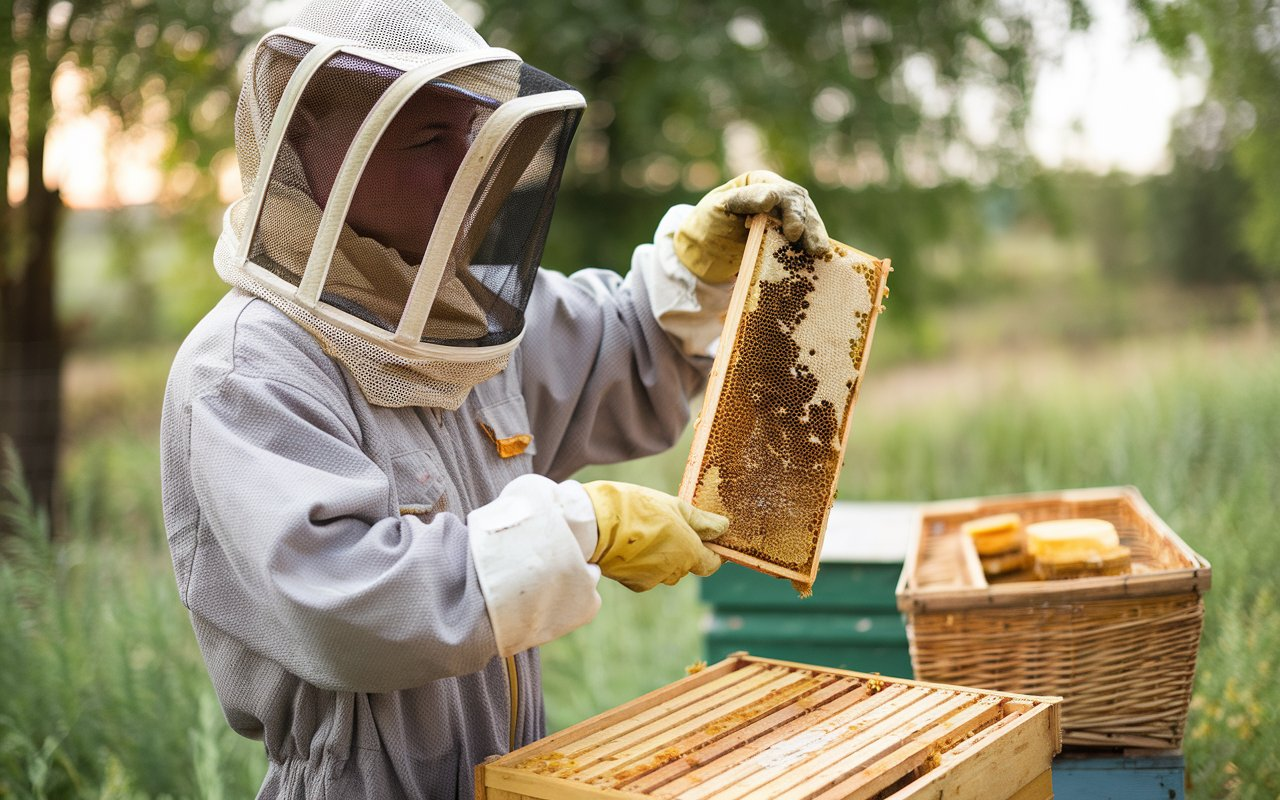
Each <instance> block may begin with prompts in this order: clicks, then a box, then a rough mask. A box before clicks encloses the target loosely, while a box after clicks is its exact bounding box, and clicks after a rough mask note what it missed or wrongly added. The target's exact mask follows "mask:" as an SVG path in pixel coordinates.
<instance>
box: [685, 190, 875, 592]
mask: <svg viewBox="0 0 1280 800" xmlns="http://www.w3.org/2000/svg"><path fill="white" fill-rule="evenodd" d="M749 224H750V233H749V235H748V239H747V245H746V251H745V253H744V256H743V261H742V267H741V269H740V270H739V273H738V279H737V283H736V284H735V285H734V290H733V297H732V299H731V301H730V303H729V310H728V314H727V316H726V319H725V328H724V333H723V335H722V337H721V340H720V345H719V349H718V350H717V353H716V358H715V363H714V365H713V366H712V369H711V376H710V379H709V381H708V384H707V390H706V395H705V399H704V401H703V406H702V412H701V413H700V414H699V416H698V421H697V422H696V424H695V426H694V434H693V444H692V447H691V448H690V453H689V461H688V463H687V465H686V467H685V473H684V479H683V481H682V482H681V486H680V497H681V498H683V499H684V500H687V501H689V502H691V503H693V504H694V505H695V506H697V507H698V508H702V509H705V510H707V511H713V512H715V513H717V514H724V515H725V516H727V517H728V518H729V520H730V525H729V530H728V531H727V532H726V533H725V534H724V535H723V536H721V537H720V538H719V539H717V540H716V541H715V542H713V543H710V544H709V546H710V547H711V549H712V550H714V551H715V552H716V553H719V554H720V555H721V556H723V557H724V558H725V559H727V560H729V561H734V562H737V563H739V564H743V565H744V566H748V567H751V568H752V569H756V570H758V571H760V572H764V573H766V574H769V575H774V576H777V577H780V578H787V579H790V580H791V581H792V583H793V584H794V585H795V586H796V588H797V590H798V591H800V593H801V594H808V593H809V591H810V587H812V585H813V581H814V579H815V577H816V576H817V571H818V553H819V551H820V550H821V547H822V536H823V530H824V528H825V527H826V520H827V513H828V511H830V509H831V503H832V501H833V500H834V499H835V489H836V478H837V477H838V476H839V474H840V467H841V464H842V462H843V460H844V451H845V444H846V441H847V439H848V434H849V417H850V415H851V413H852V411H853V406H854V402H855V401H856V400H857V396H858V389H859V386H860V384H861V378H862V375H863V373H864V371H865V369H866V361H867V354H868V353H869V352H870V349H871V340H872V334H873V333H874V332H875V322H876V317H877V316H878V315H879V313H880V311H881V310H882V308H883V307H882V305H881V301H882V300H883V299H884V297H885V295H886V294H887V293H888V289H887V287H886V286H885V280H886V278H887V276H888V273H889V272H891V271H892V268H891V267H890V266H889V261H888V259H883V260H881V259H877V258H873V257H872V256H869V255H867V254H866V253H863V252H861V251H859V250H855V249H854V248H852V247H849V246H848V245H844V244H841V243H839V242H836V241H832V242H831V248H832V249H831V252H830V253H828V254H827V255H826V256H821V257H814V256H812V255H810V254H808V253H806V252H804V251H803V250H802V249H801V248H799V247H798V246H793V245H792V244H791V243H790V242H788V241H787V240H786V238H785V237H784V236H783V234H782V229H781V226H780V225H779V224H778V223H777V221H775V220H773V219H771V218H770V217H768V216H765V215H758V216H756V217H753V218H752V219H751V220H750V221H749Z"/></svg>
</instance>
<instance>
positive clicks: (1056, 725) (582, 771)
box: [476, 653, 1062, 800]
mask: <svg viewBox="0 0 1280 800" xmlns="http://www.w3.org/2000/svg"><path fill="white" fill-rule="evenodd" d="M1061 702H1062V699H1061V698H1059V697H1033V696H1026V695H1015V694H1008V693H1001V692H992V691H987V690H983V689H967V688H963V687H957V686H942V685H938V684H927V683H920V682H917V681H908V680H901V679H897V678H885V677H881V676H879V675H868V674H865V673H857V672H849V671H846V670H836V669H829V668H826V667H816V666H809V665H805V664H796V663H791V662H785V661H775V660H772V659H762V658H753V657H751V656H748V655H746V654H745V653H738V654H734V655H731V656H730V657H729V658H727V659H726V660H724V661H722V662H720V663H719V664H714V665H712V666H710V667H708V668H706V669H704V670H702V671H701V672H698V673H696V674H694V675H691V676H689V677H687V678H684V679H682V680H679V681H677V682H675V683H672V684H669V685H668V686H665V687H662V688H660V689H657V690H655V691H653V692H650V693H649V694H647V695H644V696H643V697H639V698H637V699H635V700H632V701H631V702H629V703H626V704H624V705H622V706H619V707H618V708H615V709H613V710H611V711H606V712H605V713H603V714H601V715H599V716H597V717H593V718H592V719H589V720H586V721H584V722H581V723H579V724H577V725H575V726H573V727H571V728H567V729H566V730H563V731H560V732H559V733H555V734H552V735H551V736H548V737H547V738H545V739H542V740H541V741H538V742H534V743H533V744H530V745H528V746H526V747H523V748H521V749H520V750H517V751H515V752H513V753H510V754H508V755H505V756H501V757H499V758H495V759H492V760H490V761H487V762H486V763H484V764H482V765H480V766H479V767H478V768H477V770H476V786H477V793H476V794H477V797H479V798H482V800H544V799H545V800H551V799H552V798H555V799H556V800H560V799H561V798H580V799H581V800H587V799H588V798H618V800H622V798H637V799H639V798H680V800H739V799H742V800H746V799H748V798H749V799H750V800H766V799H767V800H801V799H802V798H804V799H805V800H836V798H842V799H843V800H872V799H873V798H889V799H890V800H920V799H921V798H936V797H948V798H952V797H954V798H970V799H971V800H978V799H979V798H981V799H982V800H1008V799H1009V798H1017V800H1023V798H1036V799H1037V800H1039V799H1040V798H1048V797H1051V796H1052V786H1051V780H1052V779H1051V776H1050V768H1051V764H1052V759H1053V756H1054V754H1056V753H1057V752H1058V751H1059V750H1060V749H1061V735H1060V731H1061V727H1060V721H1059V708H1060V704H1061Z"/></svg>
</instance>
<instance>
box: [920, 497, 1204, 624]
mask: <svg viewBox="0 0 1280 800" xmlns="http://www.w3.org/2000/svg"><path fill="white" fill-rule="evenodd" d="M1108 501H1122V502H1125V503H1128V504H1130V505H1131V506H1132V507H1133V509H1134V510H1135V511H1136V512H1137V513H1138V514H1139V515H1140V516H1141V518H1142V519H1143V520H1144V521H1145V522H1146V523H1148V525H1150V527H1151V530H1152V531H1153V532H1154V533H1155V535H1156V536H1158V537H1159V538H1161V539H1163V540H1164V541H1165V542H1166V543H1168V544H1169V545H1170V546H1171V547H1172V549H1173V550H1174V551H1175V552H1176V553H1177V555H1178V556H1179V557H1180V558H1181V559H1182V560H1183V562H1184V563H1185V564H1186V566H1184V567H1182V568H1175V569H1168V568H1166V569H1153V570H1152V571H1149V572H1144V573H1139V574H1129V575H1114V576H1101V577H1088V578H1069V579H1065V580H1054V581H1020V582H1012V583H1000V584H996V585H994V586H987V585H984V586H974V587H957V586H948V587H942V588H925V587H920V586H919V585H918V583H917V579H916V571H917V568H918V566H919V564H920V553H921V551H922V549H923V548H924V547H925V546H926V544H927V541H928V539H929V538H930V537H929V536H928V534H927V530H928V529H927V523H928V521H929V520H930V519H932V518H937V517H942V516H954V515H965V514H970V515H974V516H980V515H981V514H982V512H983V510H984V509H987V508H991V507H993V506H1004V505H1017V504H1025V505H1034V504H1040V503H1046V502H1065V503H1089V502H1108ZM957 569H959V567H957ZM1211 581H1212V567H1211V566H1210V564H1209V562H1208V561H1207V560H1205V558H1204V557H1203V556H1201V555H1199V554H1198V553H1196V552H1195V551H1194V550H1192V549H1191V548H1190V547H1189V546H1188V545H1187V544H1186V542H1184V541H1183V540H1182V539H1181V537H1179V536H1178V535H1177V534H1176V533H1174V531H1173V530H1172V529H1171V528H1170V527H1169V526H1168V525H1167V524H1166V523H1165V522H1164V520H1163V519H1161V518H1160V517H1159V515H1157V514H1156V513H1155V511H1154V510H1153V509H1152V508H1151V506H1150V505H1149V504H1148V503H1147V501H1146V499H1145V498H1143V496H1142V493H1141V492H1140V491H1139V490H1138V489H1137V488H1136V487H1134V486H1106V487H1095V488H1086V489H1067V490H1061V491H1051V492H1026V493H1020V494H1008V495H993V496H988V497H971V498H962V499H956V500H941V501H937V502H933V503H926V504H924V505H922V506H921V508H920V524H919V526H918V528H917V530H916V532H915V533H914V534H913V536H912V539H911V542H910V546H909V549H908V552H907V559H906V563H905V564H904V565H903V569H902V574H901V576H900V578H899V580H898V586H897V589H896V595H897V601H898V609H899V610H900V611H904V612H926V611H951V610H965V609H978V608H996V607H1010V606H1055V605H1075V604H1079V603H1087V602H1091V601H1098V600H1114V599H1117V598H1135V599H1138V598H1144V597H1162V596H1167V595H1176V594H1183V593H1193V594H1203V593H1205V592H1207V591H1208V590H1209V587H1210V584H1211Z"/></svg>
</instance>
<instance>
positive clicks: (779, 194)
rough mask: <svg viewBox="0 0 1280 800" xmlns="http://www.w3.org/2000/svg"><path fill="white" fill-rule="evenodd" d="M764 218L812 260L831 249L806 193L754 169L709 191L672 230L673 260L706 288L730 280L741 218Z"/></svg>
mask: <svg viewBox="0 0 1280 800" xmlns="http://www.w3.org/2000/svg"><path fill="white" fill-rule="evenodd" d="M765 213H767V214H770V215H772V216H774V217H777V218H778V219H779V220H781V221H782V233H783V235H784V236H786V237H787V240H788V241H791V242H796V241H798V242H799V243H800V245H801V247H803V248H804V249H805V250H807V251H809V252H810V253H814V254H815V255H823V254H824V253H826V252H827V250H829V249H830V247H831V245H830V242H829V241H828V240H827V228H826V226H825V225H823V224H822V217H820V216H818V209H816V208H814V206H813V201H812V200H810V199H809V192H808V190H806V189H805V188H804V187H803V186H801V185H800V184H798V183H792V182H791V181H789V180H787V179H786V178H783V177H782V176H780V175H776V174H774V173H772V172H768V171H767V170H756V171H754V172H747V173H744V174H742V175H739V176H738V177H736V178H734V179H733V180H731V181H729V182H728V183H726V184H725V185H724V186H720V187H718V188H715V189H712V190H711V191H709V192H707V194H706V196H705V197H703V198H702V199H701V200H700V201H698V205H697V206H696V207H695V208H694V210H693V213H692V214H690V215H689V216H688V217H687V218H685V221H684V222H682V223H681V224H680V227H679V228H678V229H677V230H676V236H675V245H676V257H677V258H679V259H680V263H681V264H684V265H685V267H686V268H687V269H688V270H689V271H690V272H692V273H693V274H694V275H697V276H698V277H699V278H702V279H703V280H704V281H707V282H708V283H724V282H726V281H731V280H733V278H734V276H735V275H737V274H738V266H739V265H740V264H741V263H742V250H743V248H744V247H745V246H746V244H747V228H746V225H745V223H744V218H745V217H746V216H748V215H750V214H765Z"/></svg>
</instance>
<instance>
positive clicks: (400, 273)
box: [214, 0, 585, 408]
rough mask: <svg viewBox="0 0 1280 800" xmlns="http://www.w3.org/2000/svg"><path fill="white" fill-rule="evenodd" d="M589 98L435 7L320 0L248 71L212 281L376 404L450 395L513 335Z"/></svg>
mask: <svg viewBox="0 0 1280 800" xmlns="http://www.w3.org/2000/svg"><path fill="white" fill-rule="evenodd" d="M584 106H585V102H584V101H583V98H582V96H581V95H580V94H579V93H578V92H576V91H574V90H573V89H572V88H571V87H570V86H568V84H565V83H563V82H561V81H559V80H557V79H555V78H553V77H551V76H550V75H547V74H546V73H543V72H540V71H538V70H536V69H534V68H533V67H530V66H528V65H527V64H523V63H522V62H521V61H520V60H519V58H518V57H517V56H516V55H515V54H513V53H511V52H509V51H507V50H502V49H499V48H491V47H488V46H487V45H486V44H485V42H484V40H483V39H481V38H480V36H479V35H478V34H477V33H476V32H475V31H474V30H472V29H471V27H470V26H468V25H467V24H466V23H465V22H464V21H462V20H461V19H460V18H458V17H457V16H456V15H455V14H454V13H453V12H452V11H451V10H450V9H449V8H448V7H447V6H445V5H444V4H443V2H440V0H382V1H381V2H370V1H369V0H317V2H313V3H312V4H310V5H309V6H308V7H307V8H305V9H304V10H303V11H301V12H300V13H299V14H298V15H297V16H296V17H295V18H294V19H293V20H292V21H291V23H290V25H289V26H288V27H285V28H280V29H277V30H275V31H272V32H271V33H269V34H267V36H266V37H265V38H264V39H263V40H262V41H261V42H260V43H259V45H258V48H257V50H256V52H255V53H254V56H253V59H252V61H251V63H250V65H249V71H248V74H247V75H246V77H245V82H244V87H243V90H242V91H241V94H240V101H239V105H238V107H237V110H236V151H237V155H238V156H239V159H240V169H241V176H242V181H243V188H244V192H245V196H244V197H243V198H241V199H240V200H238V201H236V202H235V203H233V204H232V205H231V207H230V208H229V209H228V212H227V215H226V218H225V220H224V225H223V232H222V236H221V237H220V238H219V241H218V248H217V250H216V252H215V258H214V261H215V264H216V266H217V269H218V274H219V275H221V276H222V278H223V279H224V280H226V281H227V282H228V283H231V284H232V285H235V286H238V287H240V288H242V289H244V290H246V291H248V292H250V293H252V294H254V295H257V296H259V297H262V298H263V299H265V300H267V301H268V302H270V303H272V304H273V305H275V306H276V307H277V308H279V309H280V310H281V311H283V312H284V313H285V314H286V315H288V316H289V317H290V318H291V319H293V320H294V321H295V322H297V323H298V324H300V325H302V326H303V327H304V328H306V329H307V330H309V331H310V332H311V333H312V334H313V335H314V336H315V337H316V338H317V339H318V340H319V341H320V342H321V344H322V345H323V346H324V348H325V351H326V352H327V353H329V354H330V355H331V356H333V357H335V358H337V359H338V360H340V361H341V362H343V364H345V365H346V366H347V368H348V369H349V370H350V372H351V373H352V374H353V375H354V376H355V378H356V380H357V382H358V383H359V384H360V387H361V389H362V391H363V392H364V394H365V396H366V397H367V398H368V399H369V401H370V402H371V403H374V404H375V405H382V406H408V405H427V406H437V407H443V408H457V407H458V406H459V405H460V404H461V402H462V400H463V399H464V398H465V397H466V394H467V393H468V392H469V391H470V389H471V387H472V386H474V385H475V384H477V383H479V382H481V381H483V380H485V379H487V378H489V377H491V376H493V375H495V374H497V372H499V371H501V370H502V369H503V367H505V366H506V363H507V359H508V356H509V354H510V352H511V351H512V350H513V349H514V348H515V346H516V345H517V344H518V343H519V340H520V336H521V335H522V333H523V331H524V310H525V306H526V305H527V303H528V301H529V295H530V293H531V292H532V290H533V282H534V279H535V277H536V275H537V269H538V263H539V260H540V259H541V257H542V249H543V244H544V242H545V240H546V235H547V230H548V227H549V225H550V221H551V212H552V210H553V208H554V205H555V197H556V192H557V190H558V189H559V185H560V176H561V173H562V171H563V168H564V162H565V157H566V155H567V152H568V148H569V141H570V139H571V138H572V136H573V132H574V129H575V128H576V127H577V123H578V120H579V118H580V116H581V114H582V110H583V108H584Z"/></svg>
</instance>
